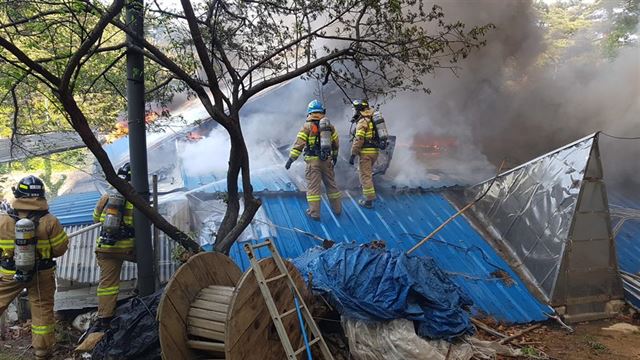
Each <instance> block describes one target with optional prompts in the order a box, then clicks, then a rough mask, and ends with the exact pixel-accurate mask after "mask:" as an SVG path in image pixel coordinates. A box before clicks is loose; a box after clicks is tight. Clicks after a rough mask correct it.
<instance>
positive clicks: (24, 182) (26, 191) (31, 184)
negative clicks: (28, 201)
mask: <svg viewBox="0 0 640 360" xmlns="http://www.w3.org/2000/svg"><path fill="white" fill-rule="evenodd" d="M12 190H13V196H15V197H16V199H18V198H44V183H43V182H42V180H40V179H39V178H38V177H36V176H33V175H29V176H27V177H23V178H22V179H20V181H18V187H17V188H16V187H13V188H12Z"/></svg>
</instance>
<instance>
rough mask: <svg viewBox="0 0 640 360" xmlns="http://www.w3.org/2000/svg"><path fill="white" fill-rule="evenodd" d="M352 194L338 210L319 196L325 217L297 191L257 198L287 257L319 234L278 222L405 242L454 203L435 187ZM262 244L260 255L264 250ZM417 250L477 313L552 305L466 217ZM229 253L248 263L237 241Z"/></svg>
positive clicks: (498, 314) (540, 310)
mask: <svg viewBox="0 0 640 360" xmlns="http://www.w3.org/2000/svg"><path fill="white" fill-rule="evenodd" d="M357 196H358V195H357V194H353V193H345V198H344V200H343V214H342V215H341V216H340V217H335V216H333V215H332V214H331V213H330V210H329V207H328V206H329V205H328V202H327V199H326V198H324V199H323V202H322V216H323V221H322V222H315V221H312V220H309V219H308V217H307V216H306V215H305V209H306V208H307V204H306V201H305V197H304V196H303V195H302V194H296V193H284V194H264V195H263V196H262V197H261V198H262V201H263V206H264V208H265V210H266V213H267V218H269V219H270V221H271V222H272V223H273V224H274V225H277V226H278V228H276V234H277V235H276V236H275V242H276V244H277V247H278V249H279V251H280V252H281V254H282V255H283V256H284V257H286V258H293V257H296V256H298V255H300V254H302V253H303V252H304V251H305V250H306V249H308V248H310V247H312V246H314V245H318V242H317V241H316V240H314V239H312V238H310V237H307V236H304V235H301V234H299V233H296V232H294V231H290V230H285V229H283V228H282V227H286V228H290V229H291V228H294V227H297V228H299V229H301V230H303V231H308V232H311V233H313V234H316V235H318V236H321V237H324V238H329V239H332V240H334V241H337V242H345V241H356V242H357V243H366V242H370V241H372V240H375V239H382V240H384V241H385V242H386V243H387V246H388V247H389V248H397V249H402V250H408V249H409V248H411V246H412V245H414V244H415V243H416V242H417V241H418V240H419V239H418V238H419V237H420V236H424V235H426V234H428V233H429V232H431V231H432V230H433V229H435V228H436V227H437V226H439V225H440V224H441V223H442V222H443V221H445V220H446V219H447V218H449V217H450V216H451V215H453V214H454V213H455V212H456V211H457V209H455V208H454V207H453V206H452V205H451V203H449V201H447V200H446V199H445V198H444V197H443V195H442V194H439V193H433V192H424V193H420V192H411V193H409V192H407V193H393V192H383V193H381V194H379V201H378V202H377V204H376V209H375V210H365V209H362V208H360V207H359V206H358V205H357V203H356V201H357ZM260 240H262V239H260ZM261 250H263V249H261ZM261 252H262V254H261V255H262V256H264V255H266V254H265V253H264V251H261ZM415 254H416V255H418V256H420V255H428V256H431V257H433V258H434V259H435V260H436V262H437V263H438V264H439V265H440V267H441V268H442V269H443V270H444V271H446V272H448V273H449V274H451V276H452V277H453V279H454V281H455V282H456V283H457V284H458V285H460V286H461V287H462V288H464V289H465V290H466V291H467V293H468V294H469V295H470V296H471V297H472V299H473V300H474V303H475V307H474V311H475V312H476V313H478V312H484V313H486V314H489V315H490V316H493V317H495V318H496V319H497V320H500V321H505V322H509V323H526V322H531V321H539V320H544V319H545V318H546V317H545V315H544V312H550V311H551V310H550V308H549V307H548V306H546V305H544V304H542V303H540V302H539V301H538V300H536V299H535V298H534V296H533V295H532V294H531V293H530V292H529V291H528V290H527V288H526V287H525V285H524V283H523V282H522V281H521V280H520V279H519V278H518V276H517V275H516V274H515V273H514V272H513V271H512V270H511V269H510V268H509V266H508V265H507V263H506V262H505V261H504V260H503V259H502V258H501V257H500V256H499V255H498V254H497V253H496V251H495V250H494V249H493V248H492V247H491V246H490V245H489V244H488V243H487V242H486V241H485V240H484V239H483V238H482V237H481V236H480V234H479V233H478V232H477V231H476V230H475V229H474V228H473V227H472V226H471V224H470V223H469V222H468V221H467V220H466V218H464V217H459V218H457V219H456V220H454V221H453V222H452V223H451V224H450V225H449V226H447V227H445V228H444V230H442V231H441V232H440V233H439V234H438V235H437V236H436V238H435V239H433V240H432V241H430V242H428V243H427V244H425V245H424V246H423V247H421V248H420V249H418V250H417V252H416V253H415ZM231 257H232V258H233V259H234V261H236V263H238V264H239V265H240V266H241V267H242V268H243V269H246V268H247V267H248V260H247V257H246V255H245V254H244V252H243V251H242V248H241V244H236V245H234V247H233V248H232V251H231ZM496 270H502V271H504V272H506V273H507V274H508V275H509V277H510V278H511V279H512V280H513V283H512V284H507V283H505V282H504V281H502V280H500V279H497V278H496V277H495V276H494V275H492V273H495V271H496Z"/></svg>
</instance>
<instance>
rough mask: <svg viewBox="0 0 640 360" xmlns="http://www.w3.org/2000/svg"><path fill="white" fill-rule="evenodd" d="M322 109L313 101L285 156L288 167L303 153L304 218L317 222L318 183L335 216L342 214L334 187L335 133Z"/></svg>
mask: <svg viewBox="0 0 640 360" xmlns="http://www.w3.org/2000/svg"><path fill="white" fill-rule="evenodd" d="M325 113H326V110H325V108H324V106H323V105H322V103H321V102H320V101H318V100H313V101H311V102H310V103H309V105H308V106H307V119H306V121H305V123H304V124H303V125H302V128H301V129H300V131H299V132H298V135H297V137H296V141H295V143H294V144H293V147H292V148H291V152H290V153H289V159H288V160H287V164H286V165H285V167H286V168H287V170H288V169H289V168H290V167H291V164H292V163H293V162H294V161H295V160H296V159H297V158H298V157H299V156H300V155H301V154H302V153H303V151H304V161H305V162H306V163H307V169H306V172H305V176H306V179H307V203H308V204H309V208H308V209H307V215H308V216H309V217H311V218H312V219H314V220H320V199H321V198H320V195H321V194H322V183H324V186H325V188H326V191H327V197H328V198H329V203H330V204H331V208H332V210H333V212H334V213H335V214H336V215H339V214H340V213H341V212H342V203H341V197H342V194H341V193H340V190H339V189H338V186H337V185H336V178H335V173H334V171H333V168H334V166H335V164H336V161H337V160H338V148H339V145H340V144H339V141H338V132H337V131H336V129H335V127H334V126H333V125H331V123H330V122H329V119H327V117H326V116H325Z"/></svg>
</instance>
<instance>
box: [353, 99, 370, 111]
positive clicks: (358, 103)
mask: <svg viewBox="0 0 640 360" xmlns="http://www.w3.org/2000/svg"><path fill="white" fill-rule="evenodd" d="M352 104H353V108H354V109H355V110H356V111H362V110H366V109H368V108H369V102H368V101H367V100H364V99H363V100H353V102H352Z"/></svg>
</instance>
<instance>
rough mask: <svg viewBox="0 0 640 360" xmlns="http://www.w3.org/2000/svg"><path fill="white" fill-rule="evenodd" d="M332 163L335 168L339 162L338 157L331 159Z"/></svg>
mask: <svg viewBox="0 0 640 360" xmlns="http://www.w3.org/2000/svg"><path fill="white" fill-rule="evenodd" d="M331 162H332V163H333V166H336V163H337V162H338V157H337V156H334V157H333V159H331Z"/></svg>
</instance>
